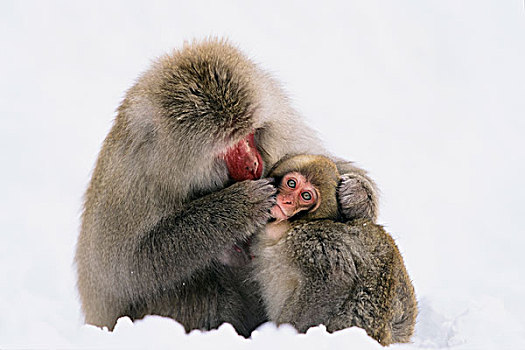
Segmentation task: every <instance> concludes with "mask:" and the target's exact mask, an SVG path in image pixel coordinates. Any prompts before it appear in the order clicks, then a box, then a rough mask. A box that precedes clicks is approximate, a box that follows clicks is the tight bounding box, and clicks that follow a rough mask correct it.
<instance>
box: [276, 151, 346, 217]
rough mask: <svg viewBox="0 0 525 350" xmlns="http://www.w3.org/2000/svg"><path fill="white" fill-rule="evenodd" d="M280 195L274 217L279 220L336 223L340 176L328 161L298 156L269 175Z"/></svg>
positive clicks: (286, 161)
mask: <svg viewBox="0 0 525 350" xmlns="http://www.w3.org/2000/svg"><path fill="white" fill-rule="evenodd" d="M269 176H270V177H273V178H275V180H276V182H277V186H278V190H279V192H278V193H277V203H276V205H275V206H274V207H273V208H272V215H273V217H274V218H275V219H277V220H289V219H291V218H294V219H295V218H297V219H299V218H301V219H307V220H308V219H336V218H337V216H338V210H337V198H336V191H337V184H338V181H339V172H338V171H337V167H336V165H335V163H334V162H332V161H331V160H330V159H329V158H326V157H324V156H317V155H307V154H302V155H295V156H288V157H285V158H283V159H282V160H280V161H279V162H278V163H277V164H276V165H275V166H274V168H273V169H272V171H271V172H270V174H269Z"/></svg>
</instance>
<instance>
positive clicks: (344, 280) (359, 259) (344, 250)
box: [252, 155, 417, 345]
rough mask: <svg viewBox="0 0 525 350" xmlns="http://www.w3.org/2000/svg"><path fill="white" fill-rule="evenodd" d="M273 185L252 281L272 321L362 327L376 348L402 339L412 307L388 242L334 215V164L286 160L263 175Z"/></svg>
mask: <svg viewBox="0 0 525 350" xmlns="http://www.w3.org/2000/svg"><path fill="white" fill-rule="evenodd" d="M269 176H273V177H275V178H276V180H277V183H278V184H279V192H278V194H277V200H276V205H275V206H274V207H273V208H272V215H273V217H274V218H275V221H274V222H271V223H269V224H268V225H266V228H265V229H263V230H261V233H260V234H258V235H257V237H256V238H255V242H254V245H253V247H252V252H253V254H254V255H255V258H254V260H253V262H254V272H253V276H254V279H255V280H256V281H258V283H259V285H260V288H261V294H262V298H263V302H264V305H265V308H266V311H267V313H268V316H269V318H270V320H271V321H274V322H276V323H277V324H281V323H290V324H292V325H293V326H295V327H296V328H297V329H298V330H299V331H301V332H305V331H306V330H307V329H308V328H309V327H311V326H315V325H319V324H324V325H326V327H327V330H328V331H329V332H332V331H336V330H339V329H343V328H348V327H351V326H357V327H361V328H363V329H365V330H366V331H367V333H368V334H369V335H370V336H371V337H373V338H374V339H376V340H377V341H378V342H380V343H381V344H382V345H389V344H391V343H396V342H408V341H409V340H410V337H411V336H412V333H413V331H414V325H415V319H416V315H417V302H416V298H415V295H414V288H413V286H412V283H411V281H410V279H409V277H408V274H407V272H406V269H405V266H404V263H403V258H402V257H401V254H400V253H399V250H398V249H397V246H396V245H395V243H394V240H393V239H392V238H391V236H390V235H389V234H387V233H386V232H385V231H384V230H383V228H382V227H381V226H379V225H376V224H374V223H373V222H371V221H370V220H368V219H358V220H354V221H351V222H348V223H346V224H343V223H340V222H336V221H334V220H335V219H337V218H338V217H339V214H338V205H337V200H336V187H337V180H338V178H339V173H338V171H337V168H336V166H335V164H334V163H333V162H332V161H331V160H330V159H328V158H326V157H322V156H311V155H298V156H293V157H287V158H285V159H284V160H283V161H281V162H280V163H278V164H277V165H276V167H275V168H274V170H273V171H272V172H271V173H270V174H269Z"/></svg>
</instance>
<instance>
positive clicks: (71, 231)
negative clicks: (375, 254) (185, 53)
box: [0, 0, 525, 349]
mask: <svg viewBox="0 0 525 350" xmlns="http://www.w3.org/2000/svg"><path fill="white" fill-rule="evenodd" d="M524 15H525V11H524V3H523V1H521V0H508V1H501V0H465V1H455V0H428V1H419V2H415V1H409V0H400V1H396V2H384V1H379V0H370V1H366V2H362V1H357V0H350V1H340V2H335V1H328V2H323V4H322V5H320V4H319V3H317V2H309V1H302V2H294V1H290V2H280V1H259V2H244V1H226V2H215V1H211V0H209V1H208V0H200V1H193V2H191V3H189V2H187V3H184V2H182V3H177V2H171V1H148V2H139V1H114V2H106V1H89V2H88V1H79V2H67V1H52V0H51V1H45V2H41V1H35V0H29V1H12V0H7V1H3V2H1V4H0V26H1V30H0V42H1V43H2V53H1V54H0V77H1V79H0V115H1V118H2V119H1V121H2V123H1V128H0V161H1V163H0V164H2V168H1V171H0V183H2V184H3V186H2V192H1V196H0V213H1V214H0V227H2V230H1V234H0V285H1V288H0V315H1V316H0V348H2V349H4V348H5V349H9V348H58V349H65V348H68V349H70V348H125V349H130V348H168V347H171V348H173V347H178V348H209V347H211V346H213V347H215V348H219V349H222V348H232V347H233V348H250V349H251V348H255V349H257V348H265V349H266V348H268V347H269V346H270V347H275V348H284V347H287V348H290V346H293V347H296V346H297V347H302V348H305V349H310V348H312V349H313V348H326V349H328V348H329V349H332V348H338V347H341V348H342V347H348V348H352V347H353V348H358V349H379V348H380V346H379V345H378V344H377V343H376V342H374V341H373V340H372V339H370V338H369V337H368V336H366V334H365V332H364V331H362V330H360V329H355V328H351V329H346V330H342V331H340V332H336V333H334V334H328V333H327V332H326V331H325V329H324V328H323V327H322V326H321V327H316V328H313V329H311V330H310V331H309V332H308V333H307V334H306V335H298V334H296V333H295V331H294V330H293V329H291V328H290V327H286V326H283V327H279V328H276V327H275V326H273V325H271V324H266V325H263V326H262V327H261V328H260V329H258V330H257V331H256V332H254V334H253V336H252V339H249V340H246V339H243V338H241V337H239V336H237V335H236V334H235V333H234V331H233V329H232V327H231V326H230V325H223V326H222V327H221V328H219V329H218V330H215V331H211V332H198V331H195V332H192V333H190V334H189V335H186V334H185V333H184V331H183V328H182V327H181V326H180V325H179V324H177V323H176V322H175V321H173V320H170V319H164V318H161V317H155V316H150V317H146V318H145V319H144V320H141V321H137V322H135V323H131V321H130V320H129V319H126V318H123V319H121V320H119V323H118V324H117V327H116V329H115V331H114V332H108V331H106V330H101V329H98V328H95V327H92V326H87V325H83V322H82V316H81V313H80V306H79V302H78V296H77V292H76V289H75V274H74V267H73V264H72V261H73V255H74V247H75V243H76V238H77V234H78V227H79V216H80V210H81V200H82V195H83V192H84V190H85V188H86V186H87V183H88V181H89V176H90V171H91V170H92V168H93V164H94V162H95V159H96V156H97V153H98V150H99V149H100V145H101V143H102V140H103V139H104V137H105V135H106V133H107V132H108V130H109V128H110V126H111V121H112V118H113V117H114V110H115V109H116V107H117V105H118V103H119V101H120V100H121V98H122V97H123V94H124V91H125V90H126V89H127V88H129V86H130V85H131V84H132V83H133V81H134V79H136V77H137V76H138V74H139V73H140V72H142V71H143V70H144V69H146V67H147V66H148V65H149V63H150V62H151V60H152V59H153V58H154V57H156V56H158V55H161V54H163V53H164V52H167V51H170V50H171V49H172V48H174V47H179V46H180V45H181V44H182V42H183V41H184V40H187V39H191V38H194V37H196V38H202V37H205V36H208V35H219V36H227V37H229V38H230V39H231V40H232V41H233V42H234V43H236V44H238V45H239V47H241V48H242V49H243V50H244V51H245V52H246V53H247V54H248V55H249V56H250V57H253V59H254V60H256V61H257V62H258V63H259V64H261V65H262V66H263V67H264V68H266V69H267V70H269V71H271V72H272V74H274V75H275V76H276V77H277V78H278V79H279V80H280V81H282V82H283V85H284V87H285V89H286V90H287V91H288V92H289V94H290V96H291V98H292V102H293V104H294V106H295V107H296V108H297V109H298V110H299V111H300V112H301V113H302V114H303V115H304V116H305V118H306V119H307V120H308V121H309V123H310V124H311V125H312V126H314V128H315V129H317V130H318V132H319V136H320V137H321V138H322V139H323V140H324V141H325V143H326V146H327V147H328V148H329V149H330V150H331V151H332V152H333V153H334V154H337V155H338V156H341V157H344V158H347V159H352V160H355V161H356V162H357V164H358V165H360V166H362V167H364V168H365V169H367V170H369V172H370V175H371V176H372V177H373V178H374V179H375V180H376V181H377V183H378V185H379V187H380V188H381V190H382V198H381V214H380V217H379V222H380V223H381V224H383V225H385V227H386V229H387V230H388V231H389V232H391V233H392V235H393V236H394V238H395V239H396V242H397V244H398V245H399V248H400V250H401V251H402V253H403V256H404V259H405V263H406V266H407V269H408V271H409V274H410V276H411V278H412V279H413V282H414V285H415V288H416V293H417V296H418V300H419V308H420V314H419V316H418V321H417V325H416V334H415V335H414V338H413V342H412V343H411V344H404V345H393V346H391V348H393V349H398V348H400V349H428V348H449V347H450V348H453V349H499V348H525V330H524V327H525V321H524V318H523V316H522V315H523V314H524V313H525V302H524V301H523V295H525V280H524V276H525V273H524V271H523V269H524V266H525V254H523V253H522V251H523V246H524V243H525V236H524V235H523V232H524V230H523V228H522V225H523V223H522V220H521V219H522V218H523V217H524V214H525V210H524V209H525V205H524V204H523V203H524V199H525V186H523V184H522V180H523V178H524V177H525V171H524V170H525V165H524V163H525V162H524V160H525V141H524V138H523V135H524V132H525V118H524V116H525V98H524V93H525V65H524V64H523V62H525V38H524V36H523V33H524V29H525V21H524V19H525V18H524Z"/></svg>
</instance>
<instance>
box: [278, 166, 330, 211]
mask: <svg viewBox="0 0 525 350" xmlns="http://www.w3.org/2000/svg"><path fill="white" fill-rule="evenodd" d="M278 189H279V193H278V194H277V203H276V204H275V206H273V208H272V216H273V217H274V218H275V219H276V220H277V221H282V220H288V219H289V218H291V217H292V216H294V215H295V214H297V213H299V212H300V211H302V210H315V209H317V207H318V206H319V204H320V203H321V198H320V195H319V192H318V191H317V189H316V188H315V186H313V185H312V184H311V183H310V182H308V180H306V178H305V177H304V176H303V175H301V174H300V173H298V172H291V173H288V174H286V175H285V176H284V177H283V179H282V181H281V183H280V184H279V187H278Z"/></svg>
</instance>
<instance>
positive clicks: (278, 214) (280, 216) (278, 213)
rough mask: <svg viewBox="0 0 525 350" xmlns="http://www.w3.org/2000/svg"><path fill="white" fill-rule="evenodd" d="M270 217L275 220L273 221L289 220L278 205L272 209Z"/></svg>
mask: <svg viewBox="0 0 525 350" xmlns="http://www.w3.org/2000/svg"><path fill="white" fill-rule="evenodd" d="M272 217H273V218H274V219H275V220H274V221H281V220H288V218H289V216H288V215H287V214H286V213H285V212H284V210H283V209H282V208H281V206H280V205H279V204H276V205H274V206H273V207H272Z"/></svg>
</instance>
